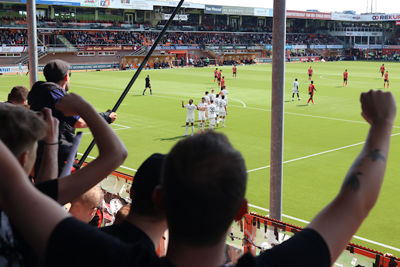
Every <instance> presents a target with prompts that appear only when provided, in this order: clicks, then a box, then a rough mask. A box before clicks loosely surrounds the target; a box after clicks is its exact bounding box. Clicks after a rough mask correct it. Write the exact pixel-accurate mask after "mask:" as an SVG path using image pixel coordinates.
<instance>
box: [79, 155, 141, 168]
mask: <svg viewBox="0 0 400 267" xmlns="http://www.w3.org/2000/svg"><path fill="white" fill-rule="evenodd" d="M77 154H78V155H80V156H82V155H83V154H82V153H77ZM88 158H90V159H96V158H95V157H92V156H88ZM119 167H120V168H123V169H126V170H130V171H133V172H137V170H135V169H132V168H129V167H126V166H123V165H121V166H119Z"/></svg>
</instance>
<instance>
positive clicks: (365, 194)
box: [0, 90, 396, 267]
mask: <svg viewBox="0 0 400 267" xmlns="http://www.w3.org/2000/svg"><path fill="white" fill-rule="evenodd" d="M360 101H361V108H362V116H363V118H365V120H366V121H367V122H368V123H369V124H370V129H369V133H368V136H367V138H366V141H365V145H364V147H363V149H362V151H361V152H360V154H359V155H358V157H357V158H356V160H355V162H354V163H353V164H352V165H351V167H350V169H349V171H348V173H347V175H346V177H345V179H344V182H343V185H342V188H341V189H340V191H339V193H338V195H337V196H336V197H335V198H334V199H333V200H332V202H331V203H330V204H328V205H327V206H326V207H325V208H324V209H323V210H322V211H321V212H320V213H319V214H318V215H317V216H316V217H315V218H314V219H313V220H312V222H311V223H310V224H309V225H308V226H307V227H306V228H305V229H304V230H303V231H301V232H299V233H297V234H296V235H294V236H293V237H292V238H290V239H289V240H288V241H285V242H284V243H282V244H280V245H277V246H275V247H274V248H272V249H270V250H267V251H265V252H263V253H262V254H261V255H259V256H257V257H254V256H252V255H251V254H246V255H244V256H243V257H242V258H240V259H239V261H238V263H237V265H236V266H237V267H244V266H285V267H286V266H288V267H289V266H307V267H314V266H315V267H317V266H318V267H321V266H322V267H325V266H331V265H332V264H333V263H334V262H335V261H336V259H337V258H338V257H339V255H340V254H341V253H342V251H343V249H344V248H345V247H346V245H347V244H348V242H349V240H350V239H351V238H352V236H353V234H354V233H355V232H356V231H357V229H358V228H359V227H360V225H361V223H362V222H363V221H364V219H365V218H366V217H367V216H368V213H369V212H370V211H371V209H372V208H373V206H374V205H375V203H376V201H377V198H378V195H379V191H380V188H381V186H382V182H383V177H384V173H385V168H386V159H387V156H388V153H389V144H390V137H391V133H392V127H393V122H394V119H395V116H396V103H395V101H394V98H393V95H392V94H391V93H390V92H382V91H372V90H371V91H369V92H368V93H362V94H361V98H360ZM215 162H218V164H215ZM0 171H1V173H2V174H3V175H2V176H1V177H0V207H2V208H3V207H4V209H5V211H6V212H7V214H8V215H9V216H10V217H11V219H12V220H13V222H15V224H16V226H17V228H18V229H19V230H20V231H21V233H22V234H23V235H24V237H25V238H26V239H27V240H28V241H29V242H30V243H31V244H32V246H35V248H36V249H37V252H38V253H39V255H42V256H43V257H44V258H45V259H46V263H47V265H48V266H55V265H57V266H71V265H75V266H87V265H88V264H89V263H90V264H92V265H97V264H101V265H102V266H108V265H113V266H170V267H171V266H178V267H189V266H190V267H204V266H207V267H218V266H221V265H222V264H223V261H224V257H223V255H224V249H225V238H226V235H227V233H228V229H229V227H230V225H231V223H232V221H233V219H234V218H240V217H241V216H240V215H243V214H238V213H239V211H243V209H242V208H241V207H243V206H244V205H245V204H246V199H245V198H244V195H245V191H246V181H247V172H246V167H245V164H244V160H243V158H242V156H241V154H240V153H239V152H238V151H236V150H235V149H234V148H233V147H232V145H231V144H230V143H229V141H228V139H227V138H226V137H225V136H224V135H222V134H218V133H215V132H211V133H206V134H199V135H195V136H193V137H189V138H186V139H183V140H181V141H179V142H178V143H177V144H176V145H175V146H174V147H173V148H172V150H171V151H170V153H169V154H168V156H167V158H166V161H165V165H164V174H163V177H162V183H161V187H160V188H159V189H158V190H156V191H155V192H154V198H153V199H154V202H155V203H156V206H157V207H164V208H165V211H166V216H167V221H168V227H169V231H170V242H169V247H168V254H167V257H166V258H163V259H161V260H158V259H157V258H155V257H153V256H151V253H149V251H148V248H146V247H145V246H144V245H143V244H142V243H138V244H135V245H127V244H126V243H122V242H121V241H119V240H117V239H114V238H111V237H109V236H108V235H106V234H104V233H100V232H99V231H96V230H94V229H91V228H90V226H87V225H85V224H83V223H80V222H79V221H76V220H75V219H72V218H67V215H66V214H65V212H64V211H62V210H61V209H60V208H59V207H58V206H57V205H56V204H55V203H54V202H53V201H52V200H50V199H48V198H44V197H43V196H42V195H41V194H40V193H39V192H37V191H36V190H35V189H34V188H33V187H32V185H31V184H29V183H27V182H26V180H25V179H24V174H23V171H22V169H21V167H20V166H19V165H18V164H17V163H16V161H15V159H14V158H13V157H11V156H10V153H9V151H8V150H7V149H6V148H5V147H4V146H3V144H2V143H1V142H0ZM24 181H25V182H24ZM13 188H18V191H16V190H12V189H13ZM17 200H18V201H17ZM26 216H28V217H29V218H30V224H29V225H27V224H26V220H25V218H26ZM185 218H188V220H190V221H188V220H185ZM89 249H90V250H91V251H96V253H99V254H101V255H102V257H101V258H100V257H99V258H100V259H96V258H94V257H93V256H92V254H91V253H88V250H89ZM288 255H290V257H289V256H288ZM60 259H62V261H60Z"/></svg>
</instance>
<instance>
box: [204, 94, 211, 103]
mask: <svg viewBox="0 0 400 267" xmlns="http://www.w3.org/2000/svg"><path fill="white" fill-rule="evenodd" d="M203 97H204V98H205V99H206V103H207V104H208V103H210V97H209V96H208V95H205V96H203Z"/></svg>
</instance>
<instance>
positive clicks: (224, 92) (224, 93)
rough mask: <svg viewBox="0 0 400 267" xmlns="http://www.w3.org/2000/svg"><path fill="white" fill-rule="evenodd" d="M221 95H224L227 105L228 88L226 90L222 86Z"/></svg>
mask: <svg viewBox="0 0 400 267" xmlns="http://www.w3.org/2000/svg"><path fill="white" fill-rule="evenodd" d="M221 93H222V95H223V96H224V97H225V103H226V105H228V90H226V87H225V86H224V88H222V90H221Z"/></svg>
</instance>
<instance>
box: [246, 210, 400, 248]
mask: <svg viewBox="0 0 400 267" xmlns="http://www.w3.org/2000/svg"><path fill="white" fill-rule="evenodd" d="M249 207H252V208H255V209H258V210H262V211H266V212H269V209H266V208H262V207H259V206H256V205H253V204H249ZM282 217H285V218H288V219H291V220H294V221H298V222H302V223H305V224H309V223H310V222H309V221H306V220H303V219H299V218H296V217H293V216H289V215H286V214H283V213H282ZM353 238H355V239H358V240H361V241H364V242H367V243H370V244H374V245H378V246H380V247H384V248H388V249H391V250H395V251H400V248H396V247H393V246H390V245H386V244H383V243H380V242H377V241H373V240H370V239H367V238H364V237H360V236H356V235H354V236H353Z"/></svg>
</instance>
